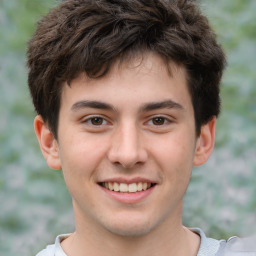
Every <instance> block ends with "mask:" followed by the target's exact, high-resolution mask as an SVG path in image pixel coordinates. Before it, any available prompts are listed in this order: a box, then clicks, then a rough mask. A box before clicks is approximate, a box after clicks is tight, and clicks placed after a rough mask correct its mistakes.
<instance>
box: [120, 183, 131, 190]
mask: <svg viewBox="0 0 256 256" xmlns="http://www.w3.org/2000/svg"><path fill="white" fill-rule="evenodd" d="M129 187H130V185H129ZM119 189H120V192H128V185H127V184H125V183H120V186H119ZM129 192H130V189H129Z"/></svg>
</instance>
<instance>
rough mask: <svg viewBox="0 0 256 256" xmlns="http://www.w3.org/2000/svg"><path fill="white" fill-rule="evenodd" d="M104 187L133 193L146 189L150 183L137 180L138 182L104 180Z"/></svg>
mask: <svg viewBox="0 0 256 256" xmlns="http://www.w3.org/2000/svg"><path fill="white" fill-rule="evenodd" d="M103 185H104V187H105V188H106V189H109V190H111V191H115V192H122V193H127V192H129V193H135V192H138V191H142V190H147V189H148V188H150V187H151V183H147V182H138V183H130V184H126V183H117V182H104V183H103Z"/></svg>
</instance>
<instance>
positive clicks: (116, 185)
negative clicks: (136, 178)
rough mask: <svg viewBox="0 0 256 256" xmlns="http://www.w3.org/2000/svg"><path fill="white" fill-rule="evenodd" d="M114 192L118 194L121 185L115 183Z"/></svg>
mask: <svg viewBox="0 0 256 256" xmlns="http://www.w3.org/2000/svg"><path fill="white" fill-rule="evenodd" d="M114 191H116V192H118V191H119V184H118V183H116V182H114Z"/></svg>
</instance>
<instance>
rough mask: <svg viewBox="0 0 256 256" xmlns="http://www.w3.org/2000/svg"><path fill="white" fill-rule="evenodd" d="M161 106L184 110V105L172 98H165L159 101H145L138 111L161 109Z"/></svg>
mask: <svg viewBox="0 0 256 256" xmlns="http://www.w3.org/2000/svg"><path fill="white" fill-rule="evenodd" d="M163 108H169V109H180V110H184V107H183V106H182V105H181V104H179V103H177V102H175V101H173V100H165V101H161V102H150V103H147V104H145V105H143V106H142V107H141V108H140V111H141V112H147V111H151V110H157V109H163Z"/></svg>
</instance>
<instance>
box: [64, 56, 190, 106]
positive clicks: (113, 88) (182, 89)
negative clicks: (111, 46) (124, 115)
mask: <svg viewBox="0 0 256 256" xmlns="http://www.w3.org/2000/svg"><path fill="white" fill-rule="evenodd" d="M172 97H175V98H176V100H179V101H190V95H189V92H188V88H187V74H186V70H185V68H184V67H182V66H180V65H178V64H176V63H173V62H171V61H169V62H167V61H165V60H164V59H163V58H161V57H160V56H159V55H157V54H154V53H147V54H143V55H140V56H135V57H133V58H129V59H126V60H117V61H116V62H115V63H114V64H113V65H112V67H111V68H110V70H109V71H108V73H107V74H105V75H104V76H102V77H100V78H89V77H87V76H86V75H85V73H81V74H80V75H79V76H78V77H77V78H75V79H74V80H72V81H71V83H70V85H69V86H68V85H67V83H65V85H64V87H63V91H62V97H61V102H62V103H64V102H65V104H66V103H69V104H70V103H71V102H74V101H77V100H79V99H81V100H83V99H88V100H100V101H109V100H110V101H113V100H114V99H115V102H117V101H118V100H123V104H125V103H126V104H133V101H135V100H136V103H140V102H141V103H143V102H144V101H151V102H154V101H162V100H168V99H169V98H172ZM61 105H62V104H61Z"/></svg>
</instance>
